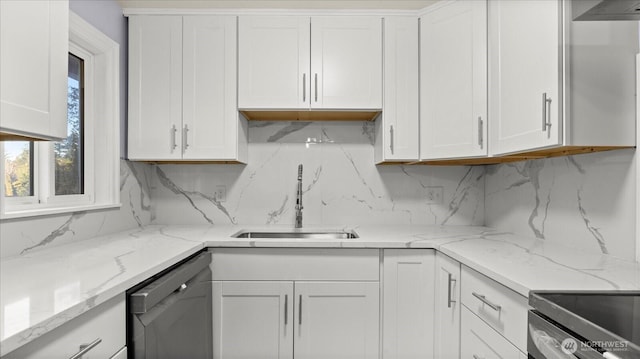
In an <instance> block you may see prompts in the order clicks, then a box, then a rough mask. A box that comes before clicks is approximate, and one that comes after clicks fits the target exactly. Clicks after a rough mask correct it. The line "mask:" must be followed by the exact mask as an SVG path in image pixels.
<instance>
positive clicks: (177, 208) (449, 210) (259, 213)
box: [152, 122, 484, 225]
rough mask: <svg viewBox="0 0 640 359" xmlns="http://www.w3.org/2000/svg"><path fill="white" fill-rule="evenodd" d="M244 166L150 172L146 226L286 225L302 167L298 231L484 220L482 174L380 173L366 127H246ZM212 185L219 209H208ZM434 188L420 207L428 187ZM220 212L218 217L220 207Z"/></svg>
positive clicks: (463, 170)
mask: <svg viewBox="0 0 640 359" xmlns="http://www.w3.org/2000/svg"><path fill="white" fill-rule="evenodd" d="M249 126H250V128H249V163H248V164H247V165H246V166H245V165H216V166H208V165H197V164H195V165H179V166H177V165H159V166H158V170H157V171H156V174H157V176H158V181H157V182H158V183H159V185H157V186H155V187H153V190H152V194H153V198H154V203H155V204H156V216H157V217H156V219H155V220H154V223H162V224H165V223H167V224H180V223H192V224H207V223H209V224H211V223H215V224H216V225H221V224H243V225H246V224H286V225H293V223H294V220H295V218H294V211H293V207H294V206H295V203H294V201H293V200H292V198H294V196H295V193H296V180H297V166H298V164H300V163H302V164H303V166H304V173H303V188H304V198H303V203H304V225H334V224H337V225H340V224H343V223H362V224H373V223H386V224H402V223H404V224H443V223H446V224H454V225H459V224H463V225H480V224H483V222H484V213H483V208H484V170H483V168H482V167H455V168H454V167H448V168H443V167H425V166H380V167H376V166H375V165H374V161H373V146H372V142H371V141H372V138H373V135H374V131H375V126H374V124H373V123H366V122H364V123H363V122H330V123H321V122H314V123H308V122H301V123H298V122H293V123H289V122H250V123H249ZM218 186H225V187H226V191H227V193H226V194H227V195H226V201H225V202H218V203H212V201H210V200H207V197H209V198H213V193H215V191H216V189H217V187H218ZM430 186H438V187H442V188H443V192H444V199H443V202H442V203H438V204H428V203H427V200H426V191H427V187H430ZM223 208H224V210H223Z"/></svg>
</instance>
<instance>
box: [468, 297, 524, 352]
mask: <svg viewBox="0 0 640 359" xmlns="http://www.w3.org/2000/svg"><path fill="white" fill-rule="evenodd" d="M461 314H462V331H461V339H460V358H483V359H513V358H521V357H522V353H521V352H520V351H519V350H518V348H516V347H515V346H514V345H513V344H511V343H509V341H507V340H506V339H505V338H504V337H503V336H501V335H500V334H498V333H497V332H496V331H495V330H493V329H491V327H489V326H488V325H487V324H486V323H485V322H483V321H482V319H480V318H478V317H477V316H476V315H475V314H473V313H471V312H470V311H469V310H468V309H467V308H466V307H464V306H463V307H462V310H461Z"/></svg>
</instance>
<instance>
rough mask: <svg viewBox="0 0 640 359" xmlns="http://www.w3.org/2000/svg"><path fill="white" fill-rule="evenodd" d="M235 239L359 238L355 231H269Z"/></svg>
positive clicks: (250, 232)
mask: <svg viewBox="0 0 640 359" xmlns="http://www.w3.org/2000/svg"><path fill="white" fill-rule="evenodd" d="M232 237H234V238H255V239H268V238H287V239H354V238H358V234H357V233H356V232H354V231H305V230H296V231H286V232H268V231H255V232H254V231H240V232H238V233H236V234H234V235H232Z"/></svg>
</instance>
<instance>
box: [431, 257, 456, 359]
mask: <svg viewBox="0 0 640 359" xmlns="http://www.w3.org/2000/svg"><path fill="white" fill-rule="evenodd" d="M460 307H461V303H460V263H458V262H457V261H455V260H453V259H451V258H449V257H447V256H446V255H444V254H441V253H438V254H437V255H436V305H435V323H436V325H435V327H436V328H437V330H436V331H435V357H436V358H442V359H449V358H451V359H453V358H460Z"/></svg>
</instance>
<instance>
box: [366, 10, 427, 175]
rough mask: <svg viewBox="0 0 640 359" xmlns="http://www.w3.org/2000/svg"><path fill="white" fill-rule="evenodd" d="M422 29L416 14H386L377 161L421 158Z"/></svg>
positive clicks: (377, 127) (377, 126)
mask: <svg viewBox="0 0 640 359" xmlns="http://www.w3.org/2000/svg"><path fill="white" fill-rule="evenodd" d="M418 33H419V31H418V19H417V18H415V17H412V16H387V17H385V18H384V61H383V62H384V100H383V105H382V108H383V111H382V114H381V115H380V116H379V117H378V119H377V123H376V143H375V151H374V154H375V161H376V163H381V162H387V161H388V162H393V161H411V160H413V161H415V160H417V159H418V152H419V148H418V146H419V144H418V140H419V132H418V129H419V118H418V115H419V114H418V112H419V111H418V106H419V105H418V90H419V88H418V87H419V84H418V82H419V81H418V77H419V75H418V46H419V40H418Z"/></svg>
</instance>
